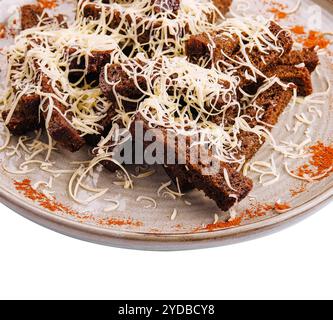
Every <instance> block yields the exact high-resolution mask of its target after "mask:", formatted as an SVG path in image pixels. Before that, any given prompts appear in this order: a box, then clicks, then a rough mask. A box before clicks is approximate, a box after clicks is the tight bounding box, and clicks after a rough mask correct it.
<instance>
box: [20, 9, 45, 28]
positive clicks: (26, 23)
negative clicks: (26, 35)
mask: <svg viewBox="0 0 333 320" xmlns="http://www.w3.org/2000/svg"><path fill="white" fill-rule="evenodd" d="M43 12H44V9H43V8H42V7H41V6H40V5H37V4H36V5H35V4H28V5H25V6H22V7H21V28H22V30H26V29H31V28H33V27H36V26H37V25H38V23H39V22H40V18H41V16H42V15H43Z"/></svg>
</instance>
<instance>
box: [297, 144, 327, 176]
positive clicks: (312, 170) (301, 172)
mask: <svg viewBox="0 0 333 320" xmlns="http://www.w3.org/2000/svg"><path fill="white" fill-rule="evenodd" d="M309 149H310V153H311V155H312V157H311V159H310V161H309V163H306V164H304V165H302V166H300V167H299V168H298V169H297V170H296V172H294V173H296V174H297V175H298V176H300V177H310V178H316V177H320V176H322V179H324V178H326V177H327V176H328V175H330V174H331V173H332V172H333V146H325V145H324V144H323V143H322V142H318V143H317V144H316V145H314V146H312V147H310V148H309Z"/></svg>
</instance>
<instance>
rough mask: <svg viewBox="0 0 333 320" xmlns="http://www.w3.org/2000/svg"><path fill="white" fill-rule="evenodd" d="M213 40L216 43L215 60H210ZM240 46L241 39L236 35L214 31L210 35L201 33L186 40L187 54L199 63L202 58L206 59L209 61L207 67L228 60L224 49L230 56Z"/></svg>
mask: <svg viewBox="0 0 333 320" xmlns="http://www.w3.org/2000/svg"><path fill="white" fill-rule="evenodd" d="M211 41H213V42H214V44H215V46H216V47H215V49H214V52H213V61H209V59H210V58H211V50H210V44H211ZM238 46H239V39H238V37H237V36H236V35H234V36H233V37H232V38H230V37H228V36H226V35H223V34H220V33H218V32H213V33H211V34H210V35H209V36H208V34H205V33H202V34H199V35H194V36H191V37H190V39H189V40H188V41H187V42H186V46H185V51H186V55H187V56H188V57H189V60H190V61H191V62H192V63H196V64H197V63H199V61H200V60H202V59H205V60H206V61H207V67H211V66H212V63H214V64H215V63H217V62H218V61H220V60H223V61H224V60H226V57H225V56H224V55H223V54H222V51H223V52H224V53H225V54H226V55H227V56H229V57H231V56H232V55H233V54H234V53H235V51H236V50H237V48H238Z"/></svg>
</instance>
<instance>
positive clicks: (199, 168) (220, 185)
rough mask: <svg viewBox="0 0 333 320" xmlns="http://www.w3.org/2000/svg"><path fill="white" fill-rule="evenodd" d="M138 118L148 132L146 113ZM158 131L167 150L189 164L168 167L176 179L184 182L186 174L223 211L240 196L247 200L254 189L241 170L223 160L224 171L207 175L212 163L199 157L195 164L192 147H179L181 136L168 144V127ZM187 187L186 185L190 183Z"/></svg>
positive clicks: (192, 183)
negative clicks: (191, 153)
mask: <svg viewBox="0 0 333 320" xmlns="http://www.w3.org/2000/svg"><path fill="white" fill-rule="evenodd" d="M136 121H138V122H140V124H141V125H142V126H143V129H144V131H147V130H152V129H151V128H150V127H149V125H148V124H147V122H146V121H145V120H144V119H143V117H142V116H140V115H137V118H136ZM155 133H156V139H157V140H156V142H158V143H161V144H162V145H163V146H164V149H165V150H166V149H167V148H168V149H169V150H170V149H171V150H172V149H174V150H173V152H174V153H175V155H176V161H181V159H184V160H185V163H186V164H177V165H168V166H167V168H166V169H167V170H169V172H171V173H172V175H173V176H174V178H175V180H176V182H177V179H178V182H179V183H180V181H181V180H182V177H183V176H185V175H186V176H187V186H188V187H191V186H194V187H195V188H197V189H198V190H201V191H203V192H204V193H205V195H206V196H207V197H209V198H210V199H212V200H214V201H215V202H216V204H217V205H218V207H219V208H220V209H221V210H223V211H227V210H229V209H230V208H231V207H233V206H234V205H235V204H236V202H237V199H238V201H241V200H243V199H244V198H245V197H246V196H247V195H248V194H249V192H250V191H251V190H252V188H253V183H252V181H251V180H250V179H248V178H246V177H244V176H243V175H242V174H241V173H239V172H237V170H236V169H235V168H233V167H232V166H231V165H229V164H226V163H222V162H220V164H219V167H220V170H218V173H217V174H214V175H205V173H206V170H207V169H209V165H207V164H206V163H205V162H204V161H202V160H199V161H198V163H193V161H191V156H190V151H189V148H186V150H179V149H180V148H179V147H178V142H177V139H175V140H176V144H175V145H170V144H168V145H167V141H166V136H167V131H166V130H165V129H162V128H158V129H156V131H155ZM132 135H133V132H132ZM149 144H150V143H146V142H145V147H148V146H149ZM225 170H226V171H227V173H228V176H229V180H230V183H231V185H232V188H233V189H231V188H230V187H229V186H228V183H227V182H226V180H225V178H224V177H225V175H224V171H225ZM167 172H168V171H167ZM177 175H179V176H177ZM184 180H185V179H184ZM184 186H185V187H186V184H185V185H184ZM182 191H183V190H182ZM184 191H186V190H184ZM231 195H234V196H236V197H237V199H235V197H232V196H231Z"/></svg>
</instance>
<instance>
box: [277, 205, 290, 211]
mask: <svg viewBox="0 0 333 320" xmlns="http://www.w3.org/2000/svg"><path fill="white" fill-rule="evenodd" d="M290 208H291V206H290V205H289V204H287V203H275V206H274V210H275V211H286V210H289V209H290Z"/></svg>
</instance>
